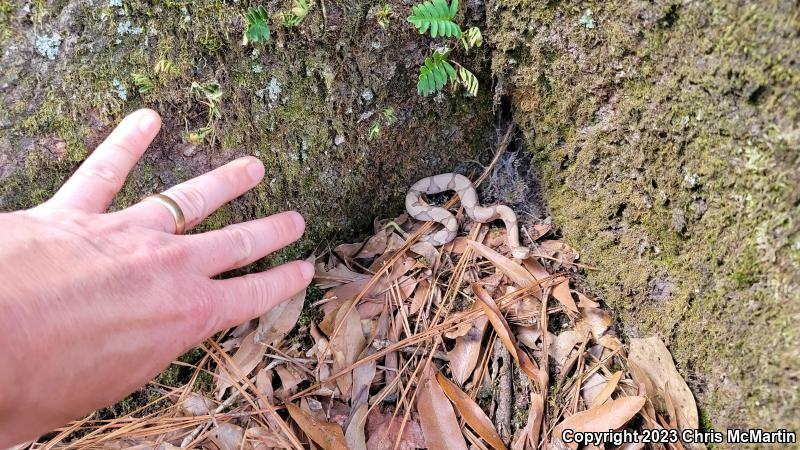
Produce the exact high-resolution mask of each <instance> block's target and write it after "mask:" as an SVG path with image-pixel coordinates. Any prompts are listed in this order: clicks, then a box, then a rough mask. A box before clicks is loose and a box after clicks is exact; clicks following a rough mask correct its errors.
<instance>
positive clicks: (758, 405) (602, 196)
mask: <svg viewBox="0 0 800 450" xmlns="http://www.w3.org/2000/svg"><path fill="white" fill-rule="evenodd" d="M487 11H490V12H491V17H490V18H489V23H492V24H494V26H493V28H492V29H491V30H490V32H489V33H488V35H489V40H490V42H491V44H492V45H494V46H495V47H496V52H495V54H494V57H493V69H494V71H495V73H496V74H497V75H498V76H499V77H500V78H501V79H502V80H503V82H504V85H505V86H506V87H507V89H508V91H509V92H511V94H512V97H513V105H514V107H515V119H516V120H517V121H518V123H519V124H520V126H521V127H522V128H523V130H525V132H526V135H527V142H528V145H529V148H530V149H531V151H533V152H534V155H535V156H534V157H535V159H536V161H537V168H538V169H539V171H540V174H541V177H542V184H543V188H544V192H545V197H546V198H547V200H548V203H549V207H550V209H551V211H552V213H553V215H554V219H555V222H556V223H557V224H559V225H560V226H561V228H562V231H563V234H564V236H565V237H566V239H567V240H569V241H570V242H572V244H573V245H574V246H575V247H576V248H577V249H579V250H581V251H582V259H583V261H584V262H585V263H587V264H590V265H593V266H596V267H597V268H598V269H599V270H597V271H588V272H587V274H586V280H585V281H586V283H587V284H588V285H589V286H591V287H593V288H594V290H595V292H596V293H597V294H598V295H599V296H601V297H602V298H603V299H605V300H606V301H607V302H608V303H610V304H611V305H612V307H613V308H614V309H615V310H616V311H617V312H618V315H619V318H620V319H621V322H622V324H623V326H624V328H623V329H624V332H625V333H626V334H627V335H628V336H636V335H645V334H652V333H655V334H658V335H660V336H661V337H662V338H664V340H665V341H666V342H667V343H668V345H669V347H670V349H671V351H672V352H673V355H674V357H675V359H676V361H677V363H678V366H679V369H680V370H681V372H682V373H683V374H684V376H685V377H686V378H687V379H688V380H689V383H690V386H691V387H692V388H693V390H694V392H695V394H696V395H697V397H698V399H699V404H700V407H701V409H702V411H703V413H704V416H705V417H706V418H707V420H710V424H711V426H713V427H715V428H717V429H719V428H726V427H734V426H751V427H760V428H767V429H775V428H781V427H783V428H788V429H794V430H798V429H800V421H798V417H800V410H799V409H798V407H799V406H800V400H799V399H798V389H797V386H798V373H800V350H798V349H799V348H800V346H799V345H798V344H800V327H798V325H797V323H798V319H799V318H800V283H799V281H798V273H800V270H798V269H800V233H799V230H800V226H799V225H798V221H800V214H799V213H798V208H799V206H798V201H799V200H800V197H798V195H800V190H798V185H800V170H798V167H799V166H800V160H799V159H798V158H800V128H798V118H800V96H799V94H798V92H800V69H799V68H798V59H797V55H798V54H800V41H798V40H797V38H796V30H797V29H798V26H800V20H799V19H798V17H799V16H800V11H799V10H798V8H797V5H796V4H795V3H792V2H768V3H746V2H728V1H712V2H697V3H675V2H666V1H655V2H627V1H625V2H622V1H612V2H602V3H600V2H587V3H565V2H558V1H551V2H529V1H524V0H519V1H510V2H497V3H496V4H490V5H489V6H488V8H487ZM587 18H590V19H591V21H589V20H588V19H587ZM589 22H591V25H589ZM706 426H708V425H706Z"/></svg>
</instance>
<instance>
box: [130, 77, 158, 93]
mask: <svg viewBox="0 0 800 450" xmlns="http://www.w3.org/2000/svg"><path fill="white" fill-rule="evenodd" d="M131 78H133V84H135V85H136V87H137V90H138V91H139V93H140V94H147V93H148V92H152V91H153V89H155V87H156V85H155V83H153V80H151V79H150V77H149V76H147V75H144V74H141V73H132V74H131Z"/></svg>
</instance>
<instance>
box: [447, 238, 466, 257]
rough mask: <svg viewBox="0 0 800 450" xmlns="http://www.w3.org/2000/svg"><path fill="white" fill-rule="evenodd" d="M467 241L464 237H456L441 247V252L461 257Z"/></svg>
mask: <svg viewBox="0 0 800 450" xmlns="http://www.w3.org/2000/svg"><path fill="white" fill-rule="evenodd" d="M468 240H469V238H468V237H466V236H456V238H455V239H453V240H452V241H450V242H448V243H447V244H444V245H443V246H442V250H443V251H445V252H449V253H452V254H454V255H461V254H463V253H464V250H466V248H467V241H468Z"/></svg>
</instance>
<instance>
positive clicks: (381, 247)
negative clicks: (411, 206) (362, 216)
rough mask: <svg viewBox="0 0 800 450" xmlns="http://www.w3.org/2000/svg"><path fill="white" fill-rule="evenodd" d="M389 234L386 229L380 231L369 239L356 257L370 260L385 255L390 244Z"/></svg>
mask: <svg viewBox="0 0 800 450" xmlns="http://www.w3.org/2000/svg"><path fill="white" fill-rule="evenodd" d="M389 234H390V232H389V230H387V229H385V228H384V229H382V230H378V232H377V233H375V234H374V235H372V237H370V238H369V239H367V242H366V243H365V244H364V246H363V247H361V250H359V252H358V253H357V254H356V255H355V257H356V258H362V259H368V258H372V257H374V256H376V255H380V254H382V253H384V252H385V251H386V246H387V245H388V242H389Z"/></svg>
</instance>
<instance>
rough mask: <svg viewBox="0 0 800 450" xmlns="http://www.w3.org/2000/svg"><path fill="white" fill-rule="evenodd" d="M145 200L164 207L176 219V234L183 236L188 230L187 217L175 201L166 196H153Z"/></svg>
mask: <svg viewBox="0 0 800 450" xmlns="http://www.w3.org/2000/svg"><path fill="white" fill-rule="evenodd" d="M145 200H153V201H155V202H158V203H161V204H162V205H164V206H165V207H166V208H167V209H168V210H169V212H170V213H171V214H172V217H173V218H174V219H175V234H183V232H184V230H185V229H186V217H184V216H183V211H182V210H181V207H180V206H178V203H177V202H175V200H173V199H171V198H169V197H167V196H166V195H164V194H153V195H151V196H149V197H147V198H145Z"/></svg>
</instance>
